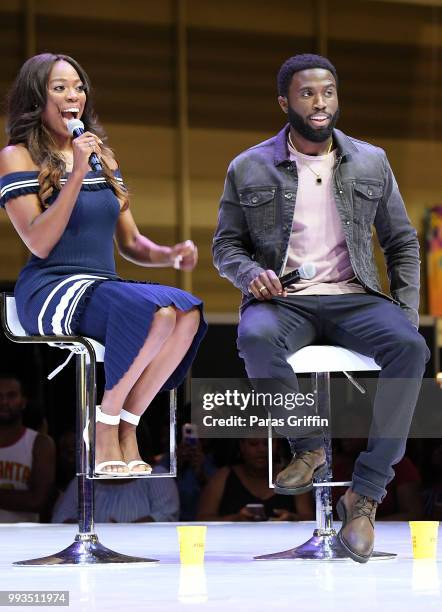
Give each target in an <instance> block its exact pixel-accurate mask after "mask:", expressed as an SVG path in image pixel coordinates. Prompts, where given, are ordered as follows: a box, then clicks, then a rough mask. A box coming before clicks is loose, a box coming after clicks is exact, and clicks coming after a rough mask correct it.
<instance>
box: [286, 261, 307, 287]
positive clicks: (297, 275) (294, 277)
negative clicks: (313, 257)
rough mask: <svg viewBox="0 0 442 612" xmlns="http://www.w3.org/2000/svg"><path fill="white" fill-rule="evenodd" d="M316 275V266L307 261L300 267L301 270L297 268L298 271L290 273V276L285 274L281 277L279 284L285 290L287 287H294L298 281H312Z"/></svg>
mask: <svg viewBox="0 0 442 612" xmlns="http://www.w3.org/2000/svg"><path fill="white" fill-rule="evenodd" d="M315 274H316V266H315V264H314V263H312V262H311V261H306V262H305V263H303V264H302V265H301V266H299V268H296V270H293V271H292V272H289V273H288V274H284V276H281V277H280V279H279V282H280V283H281V285H282V286H283V288H284V289H285V287H288V286H289V285H292V284H293V283H297V282H298V281H300V280H301V278H302V279H304V280H310V279H311V278H313V277H314V276H315Z"/></svg>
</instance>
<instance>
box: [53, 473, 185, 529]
mask: <svg viewBox="0 0 442 612" xmlns="http://www.w3.org/2000/svg"><path fill="white" fill-rule="evenodd" d="M164 472H166V469H165V468H163V467H162V466H156V467H154V468H153V473H164ZM77 489H78V487H77V481H76V479H75V478H74V479H73V480H72V481H71V482H70V483H69V485H68V487H67V489H66V491H65V492H64V493H63V494H62V495H61V497H60V498H59V500H58V501H57V503H56V504H55V507H54V510H53V514H52V522H53V523H75V522H77V520H78V490H77ZM179 510H180V507H179V497H178V489H177V486H176V483H175V482H174V481H173V480H172V479H171V478H132V479H131V478H118V479H116V478H112V479H105V480H98V481H97V482H96V483H95V521H96V522H97V523H150V522H166V521H177V520H178V517H179Z"/></svg>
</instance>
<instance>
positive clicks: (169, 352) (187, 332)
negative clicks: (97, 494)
mask: <svg viewBox="0 0 442 612" xmlns="http://www.w3.org/2000/svg"><path fill="white" fill-rule="evenodd" d="M200 316H201V315H200V311H199V309H196V308H194V309H192V310H189V311H187V312H181V311H179V310H178V311H177V312H176V325H175V329H174V330H173V332H172V334H171V335H170V336H169V337H168V338H167V340H166V341H165V342H164V344H163V346H162V348H161V350H160V351H159V352H158V353H157V355H156V356H155V357H154V359H153V360H152V361H151V362H150V364H149V365H148V366H147V367H146V368H145V370H144V372H143V373H142V374H141V376H140V377H139V379H138V380H137V382H136V383H135V385H134V386H133V387H132V389H131V390H130V392H129V394H128V396H127V398H126V401H125V403H124V406H123V408H124V409H125V410H127V411H128V412H132V414H135V415H137V416H141V415H142V414H143V412H144V411H145V410H146V408H147V407H148V406H149V404H150V403H151V401H152V400H153V398H154V397H155V395H156V394H157V393H158V391H159V390H160V389H161V387H162V386H163V384H164V383H165V382H166V380H167V379H168V378H169V376H170V375H171V374H172V373H173V372H174V370H175V369H176V368H177V366H178V365H179V364H180V362H181V360H182V359H183V357H184V356H185V354H186V353H187V351H188V350H189V348H190V346H191V344H192V341H193V338H194V337H195V334H196V332H197V331H198V327H199V323H200ZM119 439H120V447H121V451H122V454H123V460H124V461H126V462H128V461H133V460H135V459H140V454H139V451H138V445H137V438H136V426H135V425H132V424H131V423H128V422H127V421H121V422H120V429H119ZM134 471H140V472H144V471H147V468H146V467H144V466H139V467H138V468H134Z"/></svg>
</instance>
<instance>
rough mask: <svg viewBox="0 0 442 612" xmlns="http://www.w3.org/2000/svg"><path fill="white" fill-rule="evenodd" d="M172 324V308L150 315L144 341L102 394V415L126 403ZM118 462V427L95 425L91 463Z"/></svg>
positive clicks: (173, 315) (120, 455) (173, 313)
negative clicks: (92, 459) (116, 381)
mask: <svg viewBox="0 0 442 612" xmlns="http://www.w3.org/2000/svg"><path fill="white" fill-rule="evenodd" d="M175 324H176V314H175V309H174V308H172V307H167V308H160V309H158V310H157V311H156V313H155V314H154V316H153V321H152V326H151V328H150V330H149V334H148V336H147V338H146V341H145V343H144V345H143V347H142V348H141V350H140V352H139V353H138V355H137V357H136V358H135V359H134V361H133V363H132V364H131V366H130V368H129V369H128V371H127V372H126V373H125V374H124V375H123V376H122V377H121V379H120V380H119V381H118V383H117V384H116V385H115V386H114V387H112V389H110V390H108V391H105V392H104V395H103V399H102V402H101V410H102V411H103V412H105V413H106V414H110V415H117V414H119V413H120V410H121V407H122V406H123V404H124V401H125V400H126V397H127V395H128V393H129V391H130V390H131V389H132V387H133V386H134V384H135V383H136V382H137V380H138V379H139V378H140V376H141V375H142V373H143V372H144V370H145V369H146V366H147V365H148V364H149V363H151V362H152V360H153V359H154V358H155V356H156V355H158V353H159V352H160V351H161V348H162V346H163V345H164V343H165V342H166V341H167V339H168V338H169V337H170V335H171V334H172V332H173V330H174V328H175ZM115 460H117V461H121V460H123V456H122V453H121V449H120V445H119V441H118V426H115V425H106V424H105V423H100V422H98V423H97V424H96V438H95V462H96V464H98V463H101V462H102V461H115ZM107 469H108V470H109V472H126V471H127V469H125V468H124V467H122V466H121V467H116V466H114V467H112V468H111V467H109V468H107Z"/></svg>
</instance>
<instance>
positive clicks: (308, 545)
mask: <svg viewBox="0 0 442 612" xmlns="http://www.w3.org/2000/svg"><path fill="white" fill-rule="evenodd" d="M396 556H397V555H395V554H394V553H384V552H379V551H374V552H373V554H372V556H371V557H370V561H374V560H381V559H382V560H387V559H395V558H396ZM254 559H255V560H256V561H278V560H279V561H288V560H291V559H300V560H312V561H352V562H353V563H355V562H354V561H353V559H351V557H349V556H348V554H347V551H346V550H345V549H344V548H343V547H342V546H341V543H340V542H339V540H338V536H337V535H336V531H335V530H334V529H333V530H332V531H330V532H328V533H322V534H321V533H319V532H318V530H317V529H315V531H314V532H313V537H311V538H310V540H307V542H305V543H304V544H301V545H300V546H297V547H296V548H290V550H284V551H282V552H277V553H270V554H269V555H260V556H259V557H254Z"/></svg>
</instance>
